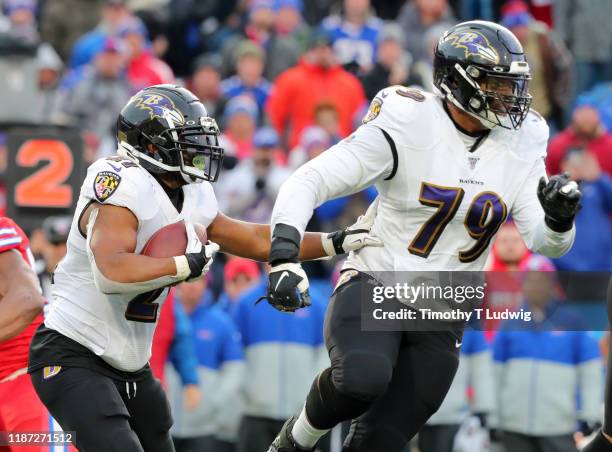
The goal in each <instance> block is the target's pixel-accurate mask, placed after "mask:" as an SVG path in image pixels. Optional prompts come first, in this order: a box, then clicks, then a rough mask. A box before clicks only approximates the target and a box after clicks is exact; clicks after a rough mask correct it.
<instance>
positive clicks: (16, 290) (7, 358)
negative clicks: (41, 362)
mask: <svg viewBox="0 0 612 452" xmlns="http://www.w3.org/2000/svg"><path fill="white" fill-rule="evenodd" d="M33 264H34V258H33V256H32V253H31V252H30V247H29V240H28V238H27V236H26V235H25V233H24V232H23V231H22V230H21V228H20V227H19V226H18V225H17V224H16V223H15V222H14V221H13V220H11V219H10V218H7V217H0V436H2V435H3V434H4V433H6V432H13V433H14V432H26V431H49V430H50V427H52V426H53V421H52V420H51V419H50V416H49V413H48V411H47V409H46V408H45V407H44V406H43V405H42V403H41V402H40V400H39V399H38V396H37V395H36V392H35V391H34V388H33V387H32V383H31V382H30V379H29V377H28V375H27V372H26V370H27V366H28V349H29V345H30V341H31V339H32V336H33V335H34V332H35V331H36V328H37V327H38V326H39V325H40V323H41V322H42V310H43V304H44V300H43V296H42V291H41V289H40V284H39V283H38V278H37V277H36V273H34V271H33V270H32V266H33ZM51 430H53V429H52V428H51ZM7 439H8V438H0V440H7ZM0 450H2V451H5V450H7V448H5V447H3V446H2V445H0ZM8 450H20V451H24V452H41V451H43V450H49V446H46V447H44V446H36V445H29V446H26V445H19V446H18V445H17V444H15V447H14V448H12V449H11V448H10V447H9V448H8Z"/></svg>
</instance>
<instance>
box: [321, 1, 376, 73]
mask: <svg viewBox="0 0 612 452" xmlns="http://www.w3.org/2000/svg"><path fill="white" fill-rule="evenodd" d="M321 26H322V28H323V29H324V30H325V31H326V32H327V33H328V34H329V37H330V38H331V41H332V46H333V48H334V53H335V54H336V58H337V59H338V62H339V63H340V64H341V65H343V66H352V67H354V68H355V69H356V70H357V69H361V70H364V71H367V70H369V69H370V68H371V67H372V66H373V65H374V62H375V61H376V47H377V41H378V33H379V31H380V27H381V26H382V21H381V20H380V19H379V18H377V17H375V16H373V15H372V14H371V11H370V0H344V3H343V11H342V15H341V16H329V17H327V18H325V19H324V20H323V22H322V24H321ZM353 72H356V71H355V70H354V71H353Z"/></svg>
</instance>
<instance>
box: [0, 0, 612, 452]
mask: <svg viewBox="0 0 612 452" xmlns="http://www.w3.org/2000/svg"><path fill="white" fill-rule="evenodd" d="M0 5H1V6H2V10H1V11H2V14H1V15H0V74H3V83H2V84H1V85H0V96H1V98H2V99H3V103H2V105H3V106H2V109H0V213H1V212H3V211H4V207H5V202H4V193H5V187H4V181H3V180H4V176H5V169H6V160H7V158H6V152H7V149H6V135H5V134H4V131H5V130H6V128H5V127H4V126H3V125H2V124H7V125H10V124H23V123H26V124H28V123H29V124H32V123H34V124H51V125H58V126H72V127H75V128H77V129H78V130H79V132H80V133H81V134H82V137H83V140H84V143H85V150H84V159H85V161H86V162H92V161H94V160H95V159H97V158H100V157H104V156H108V155H110V154H113V153H114V152H115V147H116V141H115V122H116V118H117V114H118V112H119V110H120V109H121V108H122V106H123V105H124V104H125V103H126V102H127V100H128V99H129V98H130V96H131V95H133V94H134V93H136V92H137V91H138V90H140V89H142V88H143V87H146V86H149V85H153V84H159V83H177V84H181V85H184V86H186V87H188V88H189V89H191V90H192V91H193V92H194V93H195V94H196V95H197V96H198V97H199V98H200V99H201V100H202V102H203V103H204V105H205V106H206V108H207V109H208V111H209V113H210V115H211V116H214V117H215V118H216V120H217V122H218V123H219V124H220V127H221V129H222V137H221V142H222V145H223V146H224V148H225V152H226V158H225V160H224V169H223V171H222V173H221V176H220V179H219V181H218V182H217V183H215V192H216V195H217V198H218V199H219V204H220V208H221V210H222V211H224V212H225V213H227V214H228V215H230V216H232V217H236V218H242V219H244V220H248V221H254V222H264V223H266V222H268V221H269V218H270V214H271V209H272V207H273V203H274V200H275V198H276V195H277V193H278V190H279V188H280V186H281V184H282V183H283V181H284V180H285V179H286V178H287V177H288V176H289V175H290V174H291V172H292V171H293V170H295V169H296V168H297V167H299V166H300V165H302V164H303V163H304V162H306V161H308V160H310V159H312V158H314V157H316V156H317V155H318V154H320V153H322V152H328V151H327V149H328V148H330V147H331V146H333V145H334V144H335V143H337V142H338V141H339V140H341V139H342V138H344V137H345V136H347V135H348V134H349V133H350V132H351V131H352V130H353V129H355V128H356V127H357V126H358V125H359V124H360V122H361V119H362V117H363V116H364V114H365V112H366V111H367V106H368V102H369V100H371V99H372V98H373V96H374V95H375V94H376V93H377V92H378V91H379V90H380V89H382V88H384V87H386V86H388V85H408V86H415V87H420V88H422V89H424V90H427V91H431V90H432V89H433V87H432V49H433V48H434V46H435V44H436V43H437V40H438V39H439V37H440V36H441V34H442V33H443V32H444V31H445V30H446V29H447V28H449V27H450V26H451V25H453V24H455V23H457V22H459V21H463V20H471V19H486V20H494V21H496V22H499V23H501V24H503V25H505V26H506V27H508V28H510V29H511V30H512V31H513V32H514V33H515V34H516V35H517V37H518V38H519V40H520V41H521V42H522V43H523V46H524V48H525V50H526V54H527V59H528V61H529V64H530V66H531V68H532V74H533V79H532V81H531V89H530V91H531V93H532V95H533V105H532V107H533V108H534V109H535V110H537V111H538V112H539V113H540V114H541V115H542V116H543V117H545V118H546V120H547V121H548V123H549V126H550V130H551V139H550V143H549V150H548V157H547V168H548V171H549V173H550V174H554V173H558V172H561V171H567V172H569V173H570V174H571V176H572V178H573V179H574V180H576V181H578V182H579V184H580V187H581V190H582V193H583V201H582V204H583V206H582V209H581V211H580V213H579V214H578V217H577V220H576V223H577V236H576V242H575V244H574V247H573V248H572V250H571V251H570V253H568V254H567V255H566V256H564V257H562V258H559V259H556V260H554V261H553V262H551V261H548V260H546V259H543V258H541V257H540V256H532V255H530V253H529V252H528V251H527V250H526V249H525V247H524V244H523V243H522V240H521V237H520V235H519V234H518V232H517V230H516V228H515V227H514V226H513V224H512V222H509V223H508V224H506V225H505V226H504V227H503V228H502V229H501V231H500V233H499V236H498V238H497V241H496V243H495V244H494V247H493V252H492V254H491V259H490V264H489V269H490V270H492V271H495V272H501V273H503V272H508V271H510V270H538V273H537V274H539V275H542V274H544V275H545V276H544V277H542V278H543V279H541V280H538V281H530V280H527V279H525V280H523V279H517V278H514V277H512V276H509V277H508V280H507V281H503V280H501V281H500V280H499V279H498V280H497V282H496V284H493V289H492V290H491V291H490V293H489V295H488V297H489V300H488V301H489V303H490V305H491V306H494V307H496V308H497V309H500V310H501V309H502V308H506V307H517V306H521V305H523V304H527V305H529V306H530V307H531V308H533V309H534V310H535V311H537V312H540V313H541V318H540V319H539V320H538V322H536V324H535V325H536V326H534V331H526V332H525V331H521V332H518V333H521V334H518V333H517V332H516V331H513V330H512V328H509V329H508V331H504V325H503V324H496V325H489V326H490V327H491V328H490V329H491V330H493V329H496V330H499V332H498V333H496V334H493V333H491V334H489V333H487V334H485V333H483V332H478V331H472V332H470V333H469V334H467V335H466V338H465V341H464V346H463V348H462V353H463V356H464V359H462V361H461V367H460V370H459V373H458V376H457V378H456V379H455V383H454V385H453V388H452V389H451V392H450V394H449V396H448V397H447V400H446V402H445V404H444V406H443V408H442V409H441V410H440V411H439V412H438V413H437V414H436V416H434V418H432V420H431V421H430V422H429V424H428V426H427V427H426V428H425V429H424V430H423V431H422V432H421V434H420V435H419V440H418V442H419V444H418V447H419V448H420V450H421V452H451V451H452V450H464V451H468V450H469V451H472V452H478V451H479V450H481V449H478V448H477V447H480V446H478V444H481V443H482V442H483V441H485V439H484V438H485V437H487V438H488V437H491V438H493V439H497V440H499V442H500V444H505V445H506V450H507V451H517V450H546V451H551V452H555V451H569V450H576V446H575V442H574V439H575V438H574V433H575V432H577V431H579V432H581V433H582V434H588V433H590V432H591V431H592V430H593V429H594V428H596V426H597V423H598V421H599V419H600V418H601V398H602V367H603V358H602V356H603V355H602V352H601V351H600V348H599V346H598V343H597V340H599V339H601V338H598V337H596V336H595V335H593V334H590V333H588V332H586V331H579V330H581V329H584V328H580V327H578V326H577V325H576V324H573V323H572V322H574V321H575V319H573V317H572V316H571V315H570V314H567V315H566V314H565V313H564V312H563V310H557V309H553V307H554V306H556V305H557V304H558V301H559V298H560V296H559V291H558V290H556V286H557V284H556V282H555V276H554V275H555V273H554V270H562V271H583V272H587V271H610V270H611V268H612V234H610V230H611V224H610V218H611V216H610V214H611V213H612V180H611V179H610V177H611V175H612V134H611V133H610V132H609V130H612V27H610V25H609V24H610V23H612V8H610V6H609V4H608V2H605V1H590V2H582V1H573V0H555V1H554V3H553V1H552V0H532V1H522V0H454V1H453V0H407V1H405V0H308V1H302V0H223V1H221V0H38V1H36V0H0ZM332 152H333V151H332ZM375 197H376V191H375V190H374V189H373V188H372V189H369V190H366V191H365V192H362V193H359V194H357V195H354V196H352V197H346V198H340V199H336V200H333V201H329V202H327V203H325V204H323V205H322V206H320V207H319V208H318V209H317V210H316V211H315V214H314V215H313V217H312V220H311V222H310V225H309V228H310V229H311V230H323V231H331V230H334V229H335V228H337V227H340V226H344V225H347V224H350V223H351V222H352V220H354V219H355V218H356V216H357V215H358V214H359V213H360V212H362V211H363V210H364V209H365V206H366V205H367V204H368V203H369V202H371V201H372V200H373V199H374V198H375ZM69 224H70V222H69V220H68V219H66V218H63V217H50V218H48V219H47V220H46V221H45V222H44V224H43V225H42V227H41V228H40V229H37V230H35V231H33V232H32V249H33V251H34V252H35V253H36V255H37V257H38V271H39V275H40V278H41V282H42V284H43V288H44V291H45V293H46V294H47V295H48V294H49V291H50V286H51V275H52V272H53V268H54V267H55V265H56V264H57V262H58V261H59V260H60V259H61V258H62V256H63V255H64V253H65V239H66V234H67V228H68V227H69ZM306 268H307V272H308V274H309V276H310V278H311V284H312V289H311V294H312V298H313V306H312V307H310V308H308V309H305V310H301V311H298V312H297V313H296V314H295V315H287V314H282V313H279V312H277V311H275V310H273V309H272V308H271V307H270V306H268V305H267V304H266V303H261V304H259V305H257V306H255V305H254V302H255V300H257V298H258V297H259V296H261V295H263V294H264V292H265V286H266V268H264V267H263V266H260V265H258V264H256V263H254V262H249V261H245V260H242V259H236V258H225V257H222V258H220V259H218V261H217V262H216V263H215V265H214V267H213V271H212V272H211V273H210V274H209V277H208V278H207V279H206V281H201V282H197V283H192V284H183V285H180V286H179V287H177V288H176V290H174V291H173V292H172V294H171V296H170V298H169V300H168V302H167V303H166V304H165V305H164V308H163V309H162V311H161V314H160V326H159V327H158V332H157V336H156V339H155V344H154V356H153V359H152V362H151V365H152V367H153V368H154V370H155V372H156V374H157V375H158V376H159V377H160V378H161V379H162V380H163V381H164V382H165V384H166V385H167V388H168V394H169V399H170V402H171V406H172V408H173V414H174V419H175V425H174V427H173V435H174V437H175V439H176V445H177V450H178V451H179V452H182V451H214V452H217V451H219V452H225V451H227V452H251V451H253V452H261V451H262V450H265V449H266V448H267V446H268V445H269V443H270V442H271V440H272V439H273V437H274V436H275V434H276V433H277V432H278V430H279V429H280V426H281V425H282V422H283V421H284V420H285V419H286V418H287V417H288V416H290V415H292V414H295V413H296V412H298V411H299V410H300V408H301V406H300V404H301V403H302V401H303V399H304V396H305V394H306V393H307V391H308V389H309V385H310V383H311V381H312V379H313V377H314V376H315V375H316V373H317V372H318V371H319V370H320V369H322V368H324V367H326V360H327V359H328V358H327V353H326V351H325V349H324V345H323V337H322V328H323V318H324V312H325V307H326V303H327V300H328V297H329V295H330V294H331V291H332V287H333V284H334V283H335V280H336V279H337V277H338V271H337V268H338V262H335V261H317V262H314V263H309V264H307V266H306ZM547 272H548V273H547ZM546 275H548V276H546ZM553 311H554V313H555V314H554V315H552V314H551V315H548V314H547V313H550V312H553ZM568 322H569V323H568ZM543 325H544V326H543ZM551 325H553V327H551ZM555 326H559V328H557V330H560V331H555ZM572 328H574V329H575V330H576V331H575V332H569V331H568V330H571V329H572ZM570 351H571V352H570ZM168 363H171V364H172V365H169V364H168ZM563 397H565V398H563ZM466 419H468V420H469V422H466ZM475 432H476V433H475ZM478 432H480V433H483V435H484V436H483V437H482V438H480V437H479V436H478ZM340 435H341V432H334V434H333V435H332V438H331V439H330V438H327V439H326V441H325V444H324V445H323V448H324V449H325V450H338V449H334V447H335V446H334V441H335V443H337V437H338V436H340ZM470 441H472V443H470ZM479 441H480V442H479ZM481 445H482V444H481ZM453 447H455V448H456V449H453ZM460 447H463V448H460ZM483 447H484V446H483ZM482 450H485V449H482Z"/></svg>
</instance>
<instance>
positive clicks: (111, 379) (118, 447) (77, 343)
mask: <svg viewBox="0 0 612 452" xmlns="http://www.w3.org/2000/svg"><path fill="white" fill-rule="evenodd" d="M117 127H118V143H119V145H118V146H119V147H118V152H117V155H116V156H114V157H110V158H105V159H100V160H98V161H96V162H95V163H93V164H92V165H91V166H90V167H89V169H88V172H87V176H86V177H85V180H84V182H83V185H82V187H81V192H80V197H79V200H78V202H77V207H76V212H75V215H74V219H73V221H72V226H71V229H70V232H69V236H68V242H67V249H68V251H67V255H66V256H65V258H64V259H63V260H62V261H61V262H60V264H59V265H58V267H57V269H56V271H55V273H54V283H53V289H52V299H51V300H50V308H49V312H48V315H47V316H46V317H45V322H44V324H43V325H42V326H41V327H40V328H39V329H38V331H37V333H36V335H35V337H34V339H33V341H32V345H31V349H30V361H29V369H28V371H29V372H30V374H31V378H32V382H33V384H34V387H35V388H36V391H37V393H38V395H39V396H40V399H41V400H42V401H43V403H44V404H45V405H46V406H47V407H48V409H49V411H50V412H51V414H52V415H53V417H54V418H55V419H57V421H58V422H59V423H60V425H61V426H62V427H63V428H64V430H65V431H75V432H76V445H77V447H78V448H79V450H84V451H104V452H110V451H122V452H123V451H130V452H136V451H143V450H146V451H148V452H155V451H171V450H173V446H172V442H171V438H170V435H169V433H168V430H169V429H170V426H171V423H172V421H171V416H170V411H169V409H168V403H167V400H166V396H165V394H164V392H163V390H162V387H161V385H160V384H159V382H158V381H157V380H156V379H155V378H153V376H152V374H151V370H150V368H149V365H148V364H147V362H148V360H149V357H150V350H151V340H152V337H153V332H154V329H155V325H156V322H157V315H158V310H159V306H160V304H161V303H162V302H163V300H164V299H165V297H166V295H167V293H168V287H169V286H171V285H174V284H176V283H179V282H181V281H185V280H191V279H194V278H200V277H202V275H203V274H204V273H206V272H207V271H208V269H209V267H210V265H211V262H212V259H213V255H214V254H215V252H216V251H218V250H219V249H221V250H222V251H225V252H228V253H231V254H234V255H237V256H242V257H246V258H251V259H258V260H265V259H266V258H267V256H268V254H269V250H270V227H269V226H268V225H261V224H251V223H244V222H240V221H236V220H233V219H230V218H228V217H226V216H224V215H223V214H222V213H220V212H218V210H217V201H216V199H215V195H214V193H213V189H212V186H211V184H210V182H214V181H215V180H216V179H217V177H218V175H219V170H220V168H221V163H222V158H223V149H222V148H221V147H220V146H219V144H218V135H219V129H218V127H217V125H216V123H215V120H214V119H213V118H211V117H209V116H208V114H207V111H206V109H205V108H204V106H203V105H202V103H201V102H200V101H199V100H198V99H197V98H196V97H195V96H194V95H193V94H192V93H191V92H189V91H188V90H186V89H184V88H180V87H176V86H171V85H157V86H153V87H149V88H146V89H144V90H142V91H140V92H139V93H137V94H136V95H135V96H134V97H133V98H132V99H131V100H130V101H129V102H128V104H127V105H126V106H125V107H124V108H123V110H122V111H121V113H120V115H119V119H118V125H117ZM198 182H200V183H198ZM179 220H184V221H185V222H186V226H187V235H188V245H187V250H186V253H185V254H184V255H180V256H175V257H169V258H153V257H148V256H145V255H141V254H140V252H141V250H142V248H143V246H144V245H145V243H146V242H147V240H148V239H149V238H150V237H151V236H152V234H153V233H155V232H156V231H157V230H159V229H160V228H162V227H164V226H166V225H168V224H171V223H174V222H176V221H179ZM193 223H200V224H202V225H204V226H205V227H206V228H207V233H208V238H209V239H210V241H208V242H207V243H200V241H199V239H198V237H197V235H196V233H195V230H194V226H193ZM368 232H369V221H368V219H367V217H366V218H365V219H363V218H362V219H361V220H359V221H358V223H356V226H355V227H352V228H347V229H345V230H343V231H339V232H337V233H334V234H333V235H332V236H328V235H324V234H319V233H312V234H307V235H306V237H305V239H304V242H303V246H302V247H301V250H302V251H301V258H303V259H314V258H319V257H324V256H328V255H333V254H336V253H344V252H347V251H350V250H353V249H356V248H359V247H361V246H364V245H366V244H376V243H377V242H376V240H375V239H373V238H370V237H369V235H368Z"/></svg>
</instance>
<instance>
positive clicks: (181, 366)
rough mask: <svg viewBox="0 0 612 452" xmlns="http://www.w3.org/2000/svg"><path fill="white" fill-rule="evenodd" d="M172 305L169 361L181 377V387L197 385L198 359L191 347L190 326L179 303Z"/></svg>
mask: <svg viewBox="0 0 612 452" xmlns="http://www.w3.org/2000/svg"><path fill="white" fill-rule="evenodd" d="M173 305H174V324H175V329H174V339H173V341H172V345H171V348H170V361H171V362H172V365H173V366H174V368H175V369H176V371H177V372H178V374H179V376H180V377H181V381H182V383H183V386H185V385H188V384H198V358H197V356H196V352H195V348H194V346H193V340H192V333H191V324H190V322H189V318H188V317H187V314H185V311H183V307H182V306H181V304H180V303H178V302H176V303H173Z"/></svg>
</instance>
